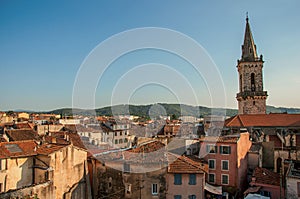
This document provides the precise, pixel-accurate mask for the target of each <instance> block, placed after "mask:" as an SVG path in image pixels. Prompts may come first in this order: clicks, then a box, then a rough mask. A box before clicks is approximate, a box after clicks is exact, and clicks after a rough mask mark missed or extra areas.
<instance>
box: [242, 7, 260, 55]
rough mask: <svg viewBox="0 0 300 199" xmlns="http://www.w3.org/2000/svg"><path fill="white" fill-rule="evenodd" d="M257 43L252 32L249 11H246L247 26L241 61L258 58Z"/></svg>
mask: <svg viewBox="0 0 300 199" xmlns="http://www.w3.org/2000/svg"><path fill="white" fill-rule="evenodd" d="M257 58H258V56H257V52H256V45H255V43H254V39H253V37H252V32H251V29H250V24H249V17H248V12H247V13H246V28H245V36H244V44H243V45H242V58H241V61H255V60H257Z"/></svg>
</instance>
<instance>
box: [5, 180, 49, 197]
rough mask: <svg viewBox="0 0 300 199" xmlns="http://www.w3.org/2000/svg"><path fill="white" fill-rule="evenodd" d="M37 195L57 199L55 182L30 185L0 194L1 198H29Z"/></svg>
mask: <svg viewBox="0 0 300 199" xmlns="http://www.w3.org/2000/svg"><path fill="white" fill-rule="evenodd" d="M35 196H36V197H37V198H41V199H42V198H48V199H55V188H54V187H53V184H52V183H51V182H45V183H42V184H38V185H35V186H29V187H26V188H22V189H18V190H14V191H10V192H6V193H2V194H0V198H3V199H11V198H27V197H35Z"/></svg>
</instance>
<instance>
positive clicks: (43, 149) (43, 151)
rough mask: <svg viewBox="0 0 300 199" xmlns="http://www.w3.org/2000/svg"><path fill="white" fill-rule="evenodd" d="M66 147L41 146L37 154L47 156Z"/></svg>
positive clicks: (57, 145) (58, 145) (54, 145)
mask: <svg viewBox="0 0 300 199" xmlns="http://www.w3.org/2000/svg"><path fill="white" fill-rule="evenodd" d="M66 146H67V145H61V144H43V145H41V146H39V147H38V148H37V153H38V154H41V155H49V154H51V153H53V152H55V151H58V150H60V149H62V148H64V147H66Z"/></svg>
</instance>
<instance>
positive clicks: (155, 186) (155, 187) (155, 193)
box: [152, 184, 158, 195]
mask: <svg viewBox="0 0 300 199" xmlns="http://www.w3.org/2000/svg"><path fill="white" fill-rule="evenodd" d="M157 190H158V189H157V184H152V195H157V194H158V191H157Z"/></svg>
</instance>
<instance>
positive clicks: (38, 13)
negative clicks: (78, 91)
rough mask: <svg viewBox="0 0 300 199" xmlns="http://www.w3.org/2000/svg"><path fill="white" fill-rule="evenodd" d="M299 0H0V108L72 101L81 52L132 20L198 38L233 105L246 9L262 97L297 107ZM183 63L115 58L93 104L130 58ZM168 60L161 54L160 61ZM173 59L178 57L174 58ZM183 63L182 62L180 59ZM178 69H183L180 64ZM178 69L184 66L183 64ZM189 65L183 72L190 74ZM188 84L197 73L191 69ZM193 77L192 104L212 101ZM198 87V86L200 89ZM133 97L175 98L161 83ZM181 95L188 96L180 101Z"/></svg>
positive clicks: (149, 55)
mask: <svg viewBox="0 0 300 199" xmlns="http://www.w3.org/2000/svg"><path fill="white" fill-rule="evenodd" d="M299 7H300V2H299V1H298V0H290V1H279V0H278V1H259V0H253V1H175V0H165V1H161V0H153V1H146V0H145V1H144V0H138V1H121V0H120V1H114V0H110V1H60V0H57V1H56V0H53V1H50V0H49V1H38V0H36V1H32V0H28V1H14V0H2V1H0V68H1V82H2V84H1V86H0V92H1V95H0V110H12V109H29V110H51V109H55V108H61V107H71V106H72V91H73V84H74V81H75V78H76V74H77V71H78V70H79V68H80V65H81V64H82V62H83V61H84V59H85V57H86V56H87V55H88V54H89V53H90V52H91V51H92V50H93V49H94V48H95V47H96V46H97V45H98V44H99V43H101V42H102V41H104V40H105V39H107V38H109V37H110V36H112V35H114V34H117V33H120V32H122V31H126V30H128V29H132V28H141V27H162V28H169V29H172V30H176V31H179V32H182V33H184V34H186V35H188V36H189V37H191V38H193V39H194V40H196V41H197V42H198V43H199V44H201V45H202V46H203V47H204V48H205V49H206V51H207V52H208V54H209V55H210V56H211V58H212V59H213V61H214V62H215V64H216V65H217V67H218V69H219V71H220V73H221V75H222V78H223V81H224V84H225V90H226V96H227V99H226V106H227V107H231V108H237V103H236V100H235V95H236V93H237V91H238V81H237V79H238V76H237V71H236V60H237V59H239V58H240V55H241V44H242V42H243V36H244V29H245V15H246V14H245V13H246V12H249V18H250V25H251V28H252V33H253V35H254V40H255V43H256V45H257V50H258V53H259V54H263V55H264V59H265V61H266V62H265V65H264V85H265V90H267V91H268V94H269V98H268V100H267V104H269V105H274V106H286V107H300V94H299V93H298V91H299V87H300V78H299V74H300V67H299V60H298V59H299V57H300V37H299V35H300V26H299V24H300V14H299ZM160 59H161V60H162V62H163V63H167V64H168V65H170V66H172V65H176V64H178V65H181V64H180V63H181V61H182V60H177V58H176V57H175V58H174V57H172V56H171V55H169V54H164V53H163V52H162V53H161V54H160V52H157V51H155V52H148V51H145V52H137V53H136V54H134V53H133V54H129V55H127V57H126V56H125V58H124V59H120V60H118V61H117V62H116V63H114V67H112V68H111V69H110V71H108V72H107V77H104V78H103V80H102V82H100V84H101V85H99V87H98V90H97V93H96V106H97V107H102V106H106V105H109V104H110V99H109V95H110V94H109V93H110V92H111V89H112V88H113V87H114V85H115V84H116V81H118V78H120V76H121V75H122V73H125V72H126V70H122V67H123V66H124V65H126V67H127V70H128V69H129V68H130V66H135V65H136V64H147V63H149V62H160ZM166 60H167V61H166ZM176 60H177V61H176ZM181 66H182V67H184V63H182V65H181ZM183 71H184V70H183ZM183 73H184V72H183ZM189 73H191V72H186V74H184V75H185V76H186V78H188V79H189ZM190 79H191V82H192V83H191V84H193V87H197V86H196V85H197V81H196V80H195V79H194V80H192V79H193V77H192V75H191V77H190ZM203 85H204V84H203V81H202V80H201V79H200V80H199V89H198V88H197V89H196V92H197V93H198V94H199V96H198V97H199V101H198V105H205V106H210V103H209V99H208V98H207V96H206V95H205V93H207V91H206V90H205V86H203ZM200 92H201V94H200ZM130 102H131V103H135V104H148V103H151V102H176V97H174V95H173V94H172V93H170V92H169V91H168V90H167V89H165V88H162V87H159V86H156V85H152V86H151V85H149V86H145V87H141V88H139V89H138V90H137V91H136V92H135V93H134V94H133V95H132V96H131V99H130ZM183 103H187V104H193V102H192V101H191V102H189V101H184V102H183Z"/></svg>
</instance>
